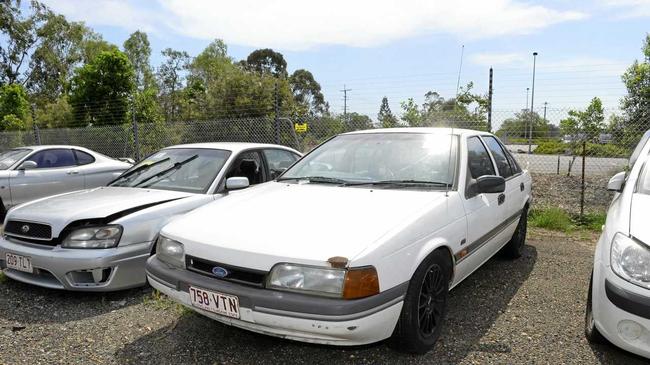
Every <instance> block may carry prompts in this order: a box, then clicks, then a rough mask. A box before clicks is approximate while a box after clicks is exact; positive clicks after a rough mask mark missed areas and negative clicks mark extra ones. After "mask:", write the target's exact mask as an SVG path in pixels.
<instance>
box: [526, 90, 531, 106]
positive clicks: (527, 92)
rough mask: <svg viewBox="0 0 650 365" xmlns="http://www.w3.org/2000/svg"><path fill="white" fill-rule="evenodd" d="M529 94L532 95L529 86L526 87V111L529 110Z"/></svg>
mask: <svg viewBox="0 0 650 365" xmlns="http://www.w3.org/2000/svg"><path fill="white" fill-rule="evenodd" d="M529 95H530V88H529V87H527V88H526V111H528V100H529V98H528V96H529Z"/></svg>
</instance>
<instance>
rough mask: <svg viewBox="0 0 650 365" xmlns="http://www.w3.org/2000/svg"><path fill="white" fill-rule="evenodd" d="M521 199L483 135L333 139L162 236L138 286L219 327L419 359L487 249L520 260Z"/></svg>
mask: <svg viewBox="0 0 650 365" xmlns="http://www.w3.org/2000/svg"><path fill="white" fill-rule="evenodd" d="M530 192H531V178H530V175H529V174H528V172H527V171H523V170H522V169H521V168H520V167H519V165H518V164H517V162H516V161H515V160H514V159H513V157H512V156H511V155H510V154H509V153H508V152H507V151H506V150H505V148H504V147H503V145H502V144H501V143H500V142H499V141H498V139H497V138H496V137H494V136H493V135H491V134H489V133H485V132H477V131H470V130H458V129H456V130H450V129H436V128H411V129H390V130H382V129H380V130H370V131H362V132H353V133H348V134H343V135H339V136H336V137H334V138H332V139H330V140H329V141H328V142H326V143H324V144H322V145H320V146H319V147H317V148H316V149H315V150H313V151H312V152H310V153H309V154H308V155H306V156H305V157H303V158H302V159H301V160H300V161H298V162H297V163H296V164H294V165H293V166H292V167H291V168H289V169H288V170H287V171H286V172H285V173H284V174H283V175H282V176H281V177H280V178H278V179H277V180H276V181H274V182H270V183H267V184H263V185H259V186H257V187H254V188H251V189H248V190H246V191H243V192H241V193H239V194H236V195H233V196H230V197H227V198H225V199H221V200H220V201H217V202H214V203H210V204H208V205H206V206H204V207H201V208H199V209H197V210H195V211H193V212H191V213H189V214H188V215H186V216H184V217H181V218H179V219H177V220H174V221H173V222H171V223H170V224H168V225H166V226H165V227H164V228H163V229H162V231H161V234H160V237H159V239H158V243H157V245H156V252H155V255H153V256H152V257H151V258H150V259H149V260H148V262H147V275H148V279H149V282H150V284H151V285H152V286H154V287H155V288H157V289H158V290H160V291H161V292H163V293H165V294H167V295H168V296H170V297H171V298H173V299H174V300H176V301H177V302H179V303H182V304H184V305H186V306H188V307H190V308H192V309H194V310H195V311H197V312H199V313H201V314H203V315H205V316H208V317H210V318H213V319H215V320H218V321H220V322H223V323H226V324H229V325H233V326H237V327H241V328H244V329H248V330H251V331H256V332H260V333H265V334H270V335H275V336H280V337H284V338H289V339H294V340H299V341H306V342H314V343H322V344H334V345H360V344H367V343H372V342H377V341H380V340H383V339H386V338H389V337H390V338H392V343H393V344H395V345H396V347H397V348H398V349H400V350H403V351H407V352H414V353H423V352H426V351H428V350H429V349H430V348H431V347H432V346H433V345H434V343H435V342H436V340H437V339H438V337H439V336H440V333H441V327H442V322H443V320H444V317H445V312H446V307H447V293H448V291H449V289H451V288H453V287H454V286H456V285H458V283H460V282H461V281H462V280H463V279H465V278H466V277H467V276H468V275H470V274H471V273H472V272H473V271H474V270H476V269H477V268H478V267H479V266H481V264H483V263H484V262H485V261H487V260H488V259H489V258H490V257H492V256H493V255H494V254H495V253H497V252H498V251H499V250H503V251H504V253H505V254H506V255H508V256H510V257H518V256H519V255H520V254H521V251H522V247H523V245H524V240H525V237H526V221H527V211H528V207H529V204H530ZM278 232H280V233H278Z"/></svg>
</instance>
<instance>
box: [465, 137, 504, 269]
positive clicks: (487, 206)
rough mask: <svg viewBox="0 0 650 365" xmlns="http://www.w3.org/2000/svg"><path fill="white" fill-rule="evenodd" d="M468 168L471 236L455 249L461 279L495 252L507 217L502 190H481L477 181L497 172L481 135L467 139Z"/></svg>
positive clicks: (466, 190)
mask: <svg viewBox="0 0 650 365" xmlns="http://www.w3.org/2000/svg"><path fill="white" fill-rule="evenodd" d="M466 152H467V171H466V179H465V191H463V192H461V197H462V201H463V208H464V209H465V216H466V219H467V237H466V239H465V242H464V243H463V244H462V245H461V250H460V251H459V252H456V253H455V259H456V263H457V281H460V280H462V279H464V278H465V277H466V276H467V275H469V274H471V273H472V272H473V271H474V270H475V269H476V268H478V267H479V266H480V265H481V264H482V263H483V262H485V261H486V260H487V259H489V258H490V257H491V256H492V253H493V248H492V247H491V246H492V245H493V240H494V235H495V232H496V231H495V229H496V227H498V226H499V224H500V223H501V222H502V221H503V218H504V217H505V205H503V204H499V195H501V194H500V193H490V194H487V193H482V194H478V193H477V192H476V189H475V185H474V182H475V180H476V179H477V178H479V177H481V176H485V175H496V169H495V166H494V162H493V160H492V158H491V157H490V154H489V153H488V149H487V147H486V146H485V144H484V143H483V141H482V140H481V139H480V138H479V137H478V136H470V137H467V139H466Z"/></svg>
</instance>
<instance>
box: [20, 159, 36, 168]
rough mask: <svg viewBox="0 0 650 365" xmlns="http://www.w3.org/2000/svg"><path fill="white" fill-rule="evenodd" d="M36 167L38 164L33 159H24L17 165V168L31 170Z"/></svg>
mask: <svg viewBox="0 0 650 365" xmlns="http://www.w3.org/2000/svg"><path fill="white" fill-rule="evenodd" d="M37 167H38V164H37V163H36V162H34V161H25V162H23V163H21V164H20V166H18V170H31V169H35V168H37Z"/></svg>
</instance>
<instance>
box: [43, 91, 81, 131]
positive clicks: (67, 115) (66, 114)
mask: <svg viewBox="0 0 650 365" xmlns="http://www.w3.org/2000/svg"><path fill="white" fill-rule="evenodd" d="M35 122H36V124H37V125H38V126H39V127H40V128H65V127H67V126H70V125H73V124H74V114H73V112H72V106H70V103H68V97H67V96H66V95H63V96H61V97H60V98H58V99H56V100H55V101H53V102H50V103H46V104H43V105H42V106H40V107H38V108H36V121H35Z"/></svg>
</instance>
